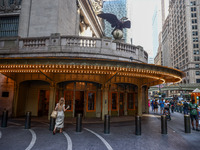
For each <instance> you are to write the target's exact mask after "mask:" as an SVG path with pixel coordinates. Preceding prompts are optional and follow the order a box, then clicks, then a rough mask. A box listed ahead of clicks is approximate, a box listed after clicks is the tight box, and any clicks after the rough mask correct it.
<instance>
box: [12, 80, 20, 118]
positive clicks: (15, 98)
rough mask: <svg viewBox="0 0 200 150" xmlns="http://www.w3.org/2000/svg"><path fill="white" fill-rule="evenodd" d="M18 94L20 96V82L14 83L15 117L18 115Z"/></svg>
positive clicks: (13, 113)
mask: <svg viewBox="0 0 200 150" xmlns="http://www.w3.org/2000/svg"><path fill="white" fill-rule="evenodd" d="M18 96H19V83H16V82H15V84H14V97H13V106H12V108H13V112H12V115H13V116H14V117H16V116H17V104H18Z"/></svg>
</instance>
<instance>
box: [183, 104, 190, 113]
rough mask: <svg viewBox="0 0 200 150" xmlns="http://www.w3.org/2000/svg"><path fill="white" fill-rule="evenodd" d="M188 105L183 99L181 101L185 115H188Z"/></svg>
mask: <svg viewBox="0 0 200 150" xmlns="http://www.w3.org/2000/svg"><path fill="white" fill-rule="evenodd" d="M188 106H189V104H188V103H187V102H186V101H185V102H184V103H183V111H184V114H187V115H188Z"/></svg>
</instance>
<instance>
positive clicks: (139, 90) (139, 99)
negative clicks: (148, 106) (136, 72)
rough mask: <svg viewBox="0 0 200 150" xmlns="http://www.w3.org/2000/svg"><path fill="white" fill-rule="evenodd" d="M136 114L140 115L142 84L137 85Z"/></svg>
mask: <svg viewBox="0 0 200 150" xmlns="http://www.w3.org/2000/svg"><path fill="white" fill-rule="evenodd" d="M137 115H138V116H142V86H141V85H138V110H137Z"/></svg>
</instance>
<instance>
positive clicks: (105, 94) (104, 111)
mask: <svg viewBox="0 0 200 150" xmlns="http://www.w3.org/2000/svg"><path fill="white" fill-rule="evenodd" d="M102 91H103V100H102V116H101V117H102V120H104V115H106V114H108V86H106V85H105V86H104V87H103V89H102Z"/></svg>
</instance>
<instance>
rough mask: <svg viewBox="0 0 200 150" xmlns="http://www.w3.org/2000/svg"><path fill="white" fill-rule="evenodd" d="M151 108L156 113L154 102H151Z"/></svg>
mask: <svg viewBox="0 0 200 150" xmlns="http://www.w3.org/2000/svg"><path fill="white" fill-rule="evenodd" d="M151 108H152V111H154V100H152V101H151Z"/></svg>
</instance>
